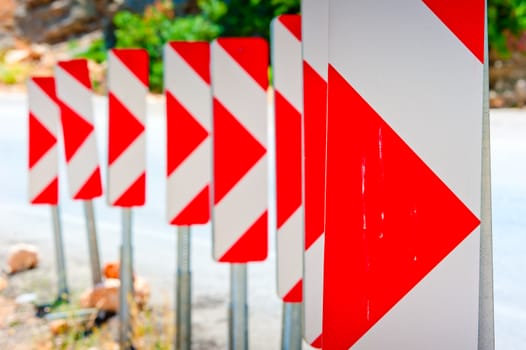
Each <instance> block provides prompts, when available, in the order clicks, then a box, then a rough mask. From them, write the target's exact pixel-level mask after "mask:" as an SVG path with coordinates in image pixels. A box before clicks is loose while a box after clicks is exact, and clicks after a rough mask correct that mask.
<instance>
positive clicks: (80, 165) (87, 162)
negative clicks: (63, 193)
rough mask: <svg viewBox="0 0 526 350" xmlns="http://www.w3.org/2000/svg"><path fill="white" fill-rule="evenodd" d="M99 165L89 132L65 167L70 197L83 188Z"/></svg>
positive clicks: (95, 146)
mask: <svg viewBox="0 0 526 350" xmlns="http://www.w3.org/2000/svg"><path fill="white" fill-rule="evenodd" d="M98 165H99V160H98V153H97V141H96V139H95V133H94V132H91V133H90V134H89V136H88V137H87V138H86V141H84V143H83V144H82V146H81V147H80V148H79V149H78V150H77V152H76V153H75V154H74V155H73V158H71V159H70V160H69V162H68V165H67V171H68V187H69V192H70V194H71V196H72V197H74V196H75V195H76V194H77V193H78V192H79V190H80V189H81V188H82V187H83V186H84V184H85V183H86V181H88V180H89V177H90V176H91V175H92V174H93V172H94V171H95V169H96V168H97V167H98Z"/></svg>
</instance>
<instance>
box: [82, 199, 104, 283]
mask: <svg viewBox="0 0 526 350" xmlns="http://www.w3.org/2000/svg"><path fill="white" fill-rule="evenodd" d="M84 215H85V217H86V230H87V233H88V249H89V257H90V265H91V279H92V281H93V286H96V285H97V284H99V283H101V282H102V272H101V267H100V255H99V243H98V240H97V227H96V224H95V223H96V221H95V211H94V210H93V201H84Z"/></svg>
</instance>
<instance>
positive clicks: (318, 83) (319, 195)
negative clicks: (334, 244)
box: [301, 0, 329, 348]
mask: <svg viewBox="0 0 526 350" xmlns="http://www.w3.org/2000/svg"><path fill="white" fill-rule="evenodd" d="M301 14H302V32H303V36H302V40H303V79H304V83H303V84H304V99H303V101H304V106H303V107H304V110H303V128H304V129H303V135H304V156H305V160H304V162H305V163H304V171H305V173H304V174H305V175H304V180H305V181H304V185H303V186H304V206H305V253H304V254H305V259H304V263H305V267H304V275H303V293H304V294H303V302H304V305H305V307H304V316H305V325H304V337H305V340H306V341H307V342H308V343H309V344H311V345H312V346H314V347H316V348H321V345H322V337H321V334H322V301H323V249H324V237H325V235H324V232H325V217H324V215H325V139H326V123H327V119H326V115H327V65H328V49H329V44H328V37H329V35H328V30H329V2H328V1H319V0H302V2H301Z"/></svg>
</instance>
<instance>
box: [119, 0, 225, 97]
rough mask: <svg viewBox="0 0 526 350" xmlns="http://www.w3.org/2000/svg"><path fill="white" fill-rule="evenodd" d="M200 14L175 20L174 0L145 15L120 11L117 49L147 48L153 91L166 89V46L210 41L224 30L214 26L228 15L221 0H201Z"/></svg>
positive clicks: (160, 2)
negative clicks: (185, 42)
mask: <svg viewBox="0 0 526 350" xmlns="http://www.w3.org/2000/svg"><path fill="white" fill-rule="evenodd" d="M199 7H200V9H201V13H200V14H197V15H189V16H184V17H177V18H174V11H173V4H172V2H171V1H158V2H156V3H155V4H154V5H152V6H149V7H148V8H147V9H146V11H145V13H144V14H142V15H141V14H135V13H132V12H129V11H121V12H118V13H117V14H116V15H115V17H114V19H113V22H114V24H115V27H116V30H115V36H116V47H117V48H144V49H146V51H148V55H149V57H150V89H151V90H152V91H154V92H161V91H162V89H163V64H162V52H163V46H164V45H165V44H166V43H167V42H169V41H175V40H185V41H197V40H204V41H211V40H213V39H215V38H216V37H218V36H219V34H220V33H221V27H220V26H219V25H218V24H217V23H215V21H217V19H218V18H220V17H221V16H223V15H224V13H225V12H226V5H225V4H224V3H223V2H222V1H218V0H201V1H199Z"/></svg>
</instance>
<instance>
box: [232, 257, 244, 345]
mask: <svg viewBox="0 0 526 350" xmlns="http://www.w3.org/2000/svg"><path fill="white" fill-rule="evenodd" d="M229 349H230V350H247V349H248V302H247V265H246V264H231V265H230V315H229Z"/></svg>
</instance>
